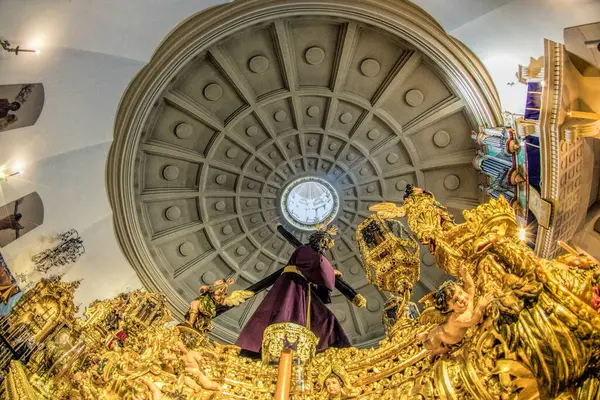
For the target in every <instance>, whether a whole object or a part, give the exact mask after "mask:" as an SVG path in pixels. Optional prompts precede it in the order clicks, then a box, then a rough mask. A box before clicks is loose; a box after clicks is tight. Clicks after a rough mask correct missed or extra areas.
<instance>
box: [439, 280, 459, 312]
mask: <svg viewBox="0 0 600 400" xmlns="http://www.w3.org/2000/svg"><path fill="white" fill-rule="evenodd" d="M457 285H459V283H458V282H454V281H446V282H444V283H443V284H442V286H440V288H439V289H438V291H437V292H436V293H435V295H434V296H433V297H434V300H435V308H437V309H438V310H440V311H441V312H442V314H445V313H448V312H450V311H451V310H450V305H449V304H448V303H449V302H450V299H452V297H454V292H455V290H456V286H457Z"/></svg>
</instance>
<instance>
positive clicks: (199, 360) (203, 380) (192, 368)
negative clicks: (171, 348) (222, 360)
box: [177, 342, 222, 392]
mask: <svg viewBox="0 0 600 400" xmlns="http://www.w3.org/2000/svg"><path fill="white" fill-rule="evenodd" d="M177 347H179V350H180V351H181V352H182V353H183V356H182V357H181V360H182V361H183V366H184V368H185V374H186V377H185V379H184V383H185V384H186V385H187V386H188V387H190V388H191V389H192V390H194V391H195V392H199V391H201V390H202V389H205V390H211V391H220V390H222V386H221V385H220V384H218V383H217V382H215V381H213V380H211V379H210V378H209V377H208V376H206V373H205V372H204V370H203V369H201V368H200V365H201V364H203V363H204V359H203V357H202V354H200V353H199V352H197V351H195V350H190V349H188V348H187V347H186V346H185V345H184V344H183V343H182V342H178V343H177ZM190 376H191V377H190Z"/></svg>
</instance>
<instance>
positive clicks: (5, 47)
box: [0, 40, 40, 56]
mask: <svg viewBox="0 0 600 400" xmlns="http://www.w3.org/2000/svg"><path fill="white" fill-rule="evenodd" d="M0 46H2V49H3V50H4V51H6V52H8V53H15V56H18V55H19V53H33V54H36V55H37V54H40V51H39V50H30V49H22V48H21V47H20V46H17V47H10V42H9V41H8V40H0Z"/></svg>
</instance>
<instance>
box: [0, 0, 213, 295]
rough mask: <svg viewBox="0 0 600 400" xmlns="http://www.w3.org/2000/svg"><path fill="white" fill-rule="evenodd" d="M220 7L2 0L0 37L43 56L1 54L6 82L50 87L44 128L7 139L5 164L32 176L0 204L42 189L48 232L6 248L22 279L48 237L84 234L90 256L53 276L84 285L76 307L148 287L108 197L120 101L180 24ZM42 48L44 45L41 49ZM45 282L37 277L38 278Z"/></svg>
mask: <svg viewBox="0 0 600 400" xmlns="http://www.w3.org/2000/svg"><path fill="white" fill-rule="evenodd" d="M216 2H217V1H215V0H208V1H201V2H198V1H188V0H186V1H172V0H160V1H159V0H128V1H120V0H102V1H92V0H87V1H83V0H72V1H65V0H54V1H52V2H48V1H45V0H28V1H21V0H3V1H2V2H0V35H1V37H2V38H5V39H8V40H11V41H12V42H13V43H14V44H15V45H16V44H21V45H22V46H23V47H26V46H28V45H30V44H31V45H35V47H37V46H38V45H39V44H41V49H42V53H41V54H40V56H33V55H31V54H21V55H19V56H16V57H15V56H14V55H10V54H6V53H0V84H11V83H30V82H42V83H43V84H44V87H45V92H46V102H45V105H44V109H43V111H42V114H41V116H40V118H39V120H38V121H37V124H36V125H35V126H32V127H27V128H22V129H17V130H12V131H5V132H1V133H0V165H6V166H7V167H8V168H9V169H10V168H11V167H12V165H13V164H14V163H15V162H17V161H19V162H24V163H25V174H24V175H23V176H22V177H15V178H11V179H10V180H9V181H8V182H5V183H2V184H1V186H0V205H2V204H6V203H8V202H10V201H13V200H15V199H17V198H19V197H21V196H23V195H26V194H28V193H30V192H33V191H37V192H38V193H39V194H40V196H41V198H42V200H43V202H44V206H45V221H44V224H43V225H42V226H40V227H38V228H36V229H35V230H33V231H31V232H29V233H28V234H26V235H24V236H23V237H21V238H20V239H19V240H17V241H15V242H13V243H11V244H10V245H8V246H6V247H4V248H2V249H0V252H1V253H2V254H3V256H4V257H5V259H6V260H7V262H8V265H9V267H10V268H11V270H12V271H13V273H14V274H18V273H21V272H30V271H31V269H32V263H31V261H30V258H31V255H33V254H34V253H36V252H38V251H40V250H42V249H44V248H46V247H48V246H49V244H48V243H47V242H44V240H45V237H46V236H47V235H50V234H53V233H56V232H60V231H65V230H68V229H70V228H76V229H77V230H78V231H79V233H80V235H81V236H82V237H83V240H84V245H85V248H86V253H85V254H84V255H83V256H82V257H81V258H80V260H79V261H78V262H77V263H75V264H73V265H70V266H67V267H63V268H59V269H56V270H52V271H50V273H66V275H65V278H64V279H66V280H75V279H81V278H83V282H82V284H81V286H80V288H79V290H78V291H77V294H76V302H77V303H81V304H82V305H86V304H87V303H89V302H91V301H92V300H94V299H96V298H108V297H112V296H115V295H116V294H118V293H120V292H121V291H123V290H128V289H131V288H137V287H141V283H140V281H139V279H138V278H137V276H136V274H135V272H134V271H133V269H132V268H131V266H130V265H129V263H128V262H127V261H126V260H125V258H124V256H123V255H122V253H121V250H120V248H119V246H118V244H117V242H116V239H115V235H114V229H113V222H112V211H111V209H110V206H109V203H108V199H107V196H106V189H105V164H106V158H107V155H108V150H109V148H110V144H111V142H112V137H113V125H114V118H115V113H116V110H117V108H118V105H119V101H120V99H121V96H122V94H123V93H124V92H125V89H126V88H127V85H128V84H129V82H130V81H131V80H132V79H133V77H134V76H135V74H136V73H137V72H138V71H139V70H140V69H141V68H142V67H143V66H144V64H145V62H147V61H148V60H149V59H150V57H151V55H152V53H153V51H154V49H155V48H156V47H157V46H158V44H159V43H160V41H161V40H162V39H163V38H164V37H165V36H166V35H167V34H168V32H169V31H170V30H171V29H173V28H174V27H175V25H176V24H177V23H178V22H179V21H181V20H183V19H185V18H187V17H188V16H190V15H192V14H194V13H195V12H197V11H199V10H201V9H202V8H205V7H208V6H211V5H213V4H215V3H216ZM36 42H37V43H36ZM38 278H39V274H37V273H34V274H32V275H30V279H38Z"/></svg>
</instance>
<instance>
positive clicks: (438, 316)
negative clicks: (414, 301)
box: [418, 266, 492, 358]
mask: <svg viewBox="0 0 600 400" xmlns="http://www.w3.org/2000/svg"><path fill="white" fill-rule="evenodd" d="M460 272H461V278H462V279H463V280H464V283H462V284H461V283H459V282H453V281H446V282H444V284H443V285H442V286H441V287H440V288H439V290H438V291H437V292H433V293H432V294H430V295H428V296H426V297H425V298H423V299H421V302H423V303H428V302H429V303H431V297H433V307H428V308H427V309H426V310H425V311H424V312H423V315H421V318H420V322H421V323H430V322H435V323H437V325H435V326H434V327H433V328H432V329H430V330H429V331H428V332H423V333H421V334H420V335H419V336H418V338H419V340H421V341H422V342H423V345H424V346H425V348H426V349H427V350H431V352H432V354H431V355H432V357H434V358H435V357H436V356H438V355H441V354H444V353H446V352H448V350H449V349H450V347H451V346H453V345H456V344H458V343H460V342H461V341H462V339H463V337H464V336H465V333H466V332H467V330H468V329H469V328H470V327H471V326H474V325H477V324H479V323H480V322H481V321H482V319H483V312H484V311H485V308H486V307H487V305H488V304H489V303H490V301H491V300H492V295H491V294H490V293H487V294H485V295H483V296H482V297H480V298H479V302H478V303H477V306H475V305H474V297H475V287H474V284H473V278H472V277H471V275H470V274H469V272H468V271H467V269H466V268H465V267H464V266H463V268H461V271H460Z"/></svg>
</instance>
